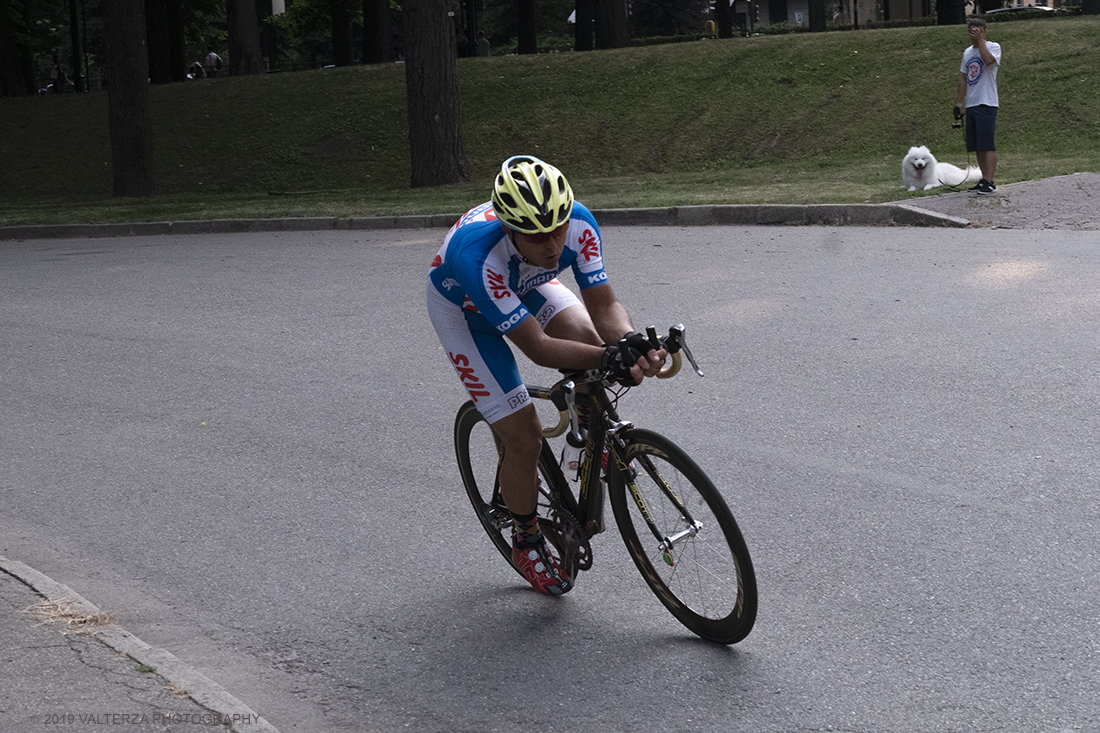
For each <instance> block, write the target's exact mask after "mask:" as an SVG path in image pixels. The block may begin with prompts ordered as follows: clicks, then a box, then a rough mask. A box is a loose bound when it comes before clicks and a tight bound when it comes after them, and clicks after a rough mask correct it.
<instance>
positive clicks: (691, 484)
mask: <svg viewBox="0 0 1100 733" xmlns="http://www.w3.org/2000/svg"><path fill="white" fill-rule="evenodd" d="M647 336H648V338H649V341H650V343H651V344H652V345H653V346H654V347H655V348H661V347H663V348H665V349H667V350H668V353H669V354H670V355H671V359H670V362H669V365H667V366H666V367H665V368H664V369H663V370H662V371H661V373H660V374H659V375H658V376H659V377H660V378H663V379H668V378H671V377H673V376H675V374H676V373H678V372H679V371H680V368H681V366H682V357H681V353H682V354H683V355H684V356H687V358H688V361H689V362H690V363H691V366H692V368H693V369H694V370H695V372H696V373H697V374H698V375H699V376H703V372H702V371H700V370H699V366H698V364H697V363H696V362H695V359H694V358H692V355H691V351H690V350H689V349H688V348H687V343H686V340H685V336H684V327H683V325H678V326H674V327H672V328H671V329H669V335H668V336H667V337H664V338H658V337H657V333H656V330H655V329H654V328H652V327H650V328H649V329H647ZM527 391H528V394H529V395H530V396H531V398H533V399H537V400H549V401H550V402H552V403H553V404H554V407H555V408H556V409H557V410H558V414H559V420H558V424H557V425H555V426H553V427H546V428H544V429H543V444H542V452H541V454H540V456H539V465H538V470H539V517H540V520H539V521H540V524H541V529H542V531H543V534H544V536H545V537H546V539H547V542H548V549H549V551H550V552H551V553H553V554H554V555H555V556H556V557H557V558H558V560H559V562H560V563H561V565H562V567H563V568H564V569H566V572H568V574H569V577H570V578H573V579H574V582H575V581H576V578H577V573H578V571H585V570H589V569H591V567H592V544H591V539H592V537H594V536H595V535H597V534H599V533H601V532H603V531H604V529H605V526H604V503H605V496H606V497H607V498H609V499H610V503H611V509H612V512H613V514H614V517H615V522H616V524H617V525H618V528H619V533H620V534H621V535H622V538H623V540H624V542H625V543H626V549H627V552H628V553H629V554H630V557H631V558H632V559H633V560H634V563H635V564H636V565H637V567H638V570H639V571H640V572H641V574H642V578H644V579H645V582H646V583H647V584H648V585H649V588H650V589H651V590H652V591H653V593H654V594H656V596H657V598H658V599H660V601H661V603H663V604H664V605H665V607H666V608H668V610H669V611H671V612H672V615H673V616H675V617H676V618H677V619H678V620H679V621H680V622H681V623H682V624H683V625H684V626H686V627H687V628H688V629H690V630H691V631H692V632H694V633H695V634H698V635H699V636H701V637H702V638H704V639H708V640H710V641H713V642H717V643H719V644H734V643H736V642H738V641H741V640H742V639H744V638H745V637H746V636H747V635H748V634H749V632H750V631H751V630H752V627H753V623H754V622H755V620H756V604H757V599H756V575H755V574H754V572H753V567H752V559H751V558H750V557H749V550H748V547H747V546H746V545H745V540H744V538H743V537H742V536H741V531H740V529H739V528H738V526H737V522H736V521H735V520H734V517H733V513H732V512H731V511H730V509H729V507H728V506H727V505H726V502H725V500H724V499H723V498H722V495H721V494H720V493H719V492H718V490H717V489H716V488H715V486H714V484H713V483H712V482H711V481H710V479H709V478H707V476H706V474H705V473H704V472H703V470H702V469H701V468H699V466H698V465H697V464H696V463H695V461H693V460H692V459H691V458H690V457H689V456H688V455H687V454H686V453H685V452H684V451H683V450H682V449H680V448H679V447H677V446H676V445H675V444H674V443H672V441H670V440H668V439H667V438H665V437H663V436H661V435H659V434H657V433H655V432H653V431H651V430H644V429H641V428H636V427H634V426H633V425H632V424H631V423H629V422H624V421H622V420H621V419H620V418H619V414H618V411H617V407H618V403H619V401H620V399H621V398H622V397H623V395H625V393H626V392H627V391H629V388H628V387H622V386H620V385H618V384H617V383H616V382H615V381H614V380H613V379H612V377H611V376H610V374H609V372H607V371H601V370H590V371H581V372H571V373H568V374H566V375H565V377H564V378H563V379H562V380H560V381H559V382H557V383H556V384H554V386H552V387H528V388H527ZM581 415H586V416H587V430H585V429H583V426H582V421H581V419H580V416H581ZM566 433H568V434H569V435H570V436H571V438H567V441H568V440H572V445H574V446H577V445H580V444H581V443H583V446H584V448H583V452H582V454H581V458H580V461H579V465H578V467H577V469H576V470H575V471H574V470H571V469H570V470H566V471H563V468H562V465H561V462H560V461H559V459H558V457H557V456H558V455H559V451H558V450H555V449H554V447H553V446H552V445H551V443H550V440H551V439H553V438H557V437H560V436H562V435H565V434H566ZM454 437H455V452H456V454H457V457H458V466H459V470H460V472H461V474H462V482H463V484H464V485H465V487H466V493H467V494H468V495H469V498H470V501H471V503H472V504H473V506H474V509H475V511H476V512H477V516H478V519H480V520H481V524H482V526H483V527H484V528H485V531H486V532H488V534H489V537H490V538H491V539H492V541H493V544H494V545H496V548H497V549H498V550H499V551H500V553H501V555H503V556H504V558H505V559H506V560H507V561H508V562H509V564H511V563H512V543H511V534H512V516H511V514H510V513H509V512H508V510H507V508H506V507H505V505H504V501H503V500H502V499H501V493H500V483H499V480H498V473H499V467H500V462H501V459H502V457H503V455H504V448H503V444H502V443H501V441H500V440H499V438H498V437H497V436H496V435H495V433H494V432H493V431H492V429H491V428H490V427H489V425H488V423H486V422H485V420H484V418H482V416H481V413H479V412H478V411H477V406H476V405H475V404H474V402H472V401H470V402H467V403H466V404H464V405H463V406H462V407H461V408H460V409H459V411H458V415H457V417H456V418H455V429H454ZM567 474H568V476H567ZM513 567H514V565H513ZM517 572H519V571H518V569H517Z"/></svg>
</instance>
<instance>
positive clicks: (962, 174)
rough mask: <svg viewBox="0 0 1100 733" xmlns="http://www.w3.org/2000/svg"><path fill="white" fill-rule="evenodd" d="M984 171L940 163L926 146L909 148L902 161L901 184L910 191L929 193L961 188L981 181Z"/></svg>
mask: <svg viewBox="0 0 1100 733" xmlns="http://www.w3.org/2000/svg"><path fill="white" fill-rule="evenodd" d="M981 177H982V171H981V169H980V168H978V166H976V165H972V166H969V167H967V169H966V170H963V169H962V168H960V167H958V166H957V165H951V164H950V163H940V162H939V161H938V160H936V156H934V155H932V153H931V151H930V150H928V148H926V147H925V146H924V145H921V146H919V147H912V148H909V152H908V153H906V155H905V158H904V159H903V160H902V161H901V182H902V185H904V186H905V187H906V188H907V189H909V190H910V191H916V190H918V189H921V190H924V191H927V190H928V189H930V188H935V187H936V186H961V185H962V184H964V183H970V182H977V181H979V180H981Z"/></svg>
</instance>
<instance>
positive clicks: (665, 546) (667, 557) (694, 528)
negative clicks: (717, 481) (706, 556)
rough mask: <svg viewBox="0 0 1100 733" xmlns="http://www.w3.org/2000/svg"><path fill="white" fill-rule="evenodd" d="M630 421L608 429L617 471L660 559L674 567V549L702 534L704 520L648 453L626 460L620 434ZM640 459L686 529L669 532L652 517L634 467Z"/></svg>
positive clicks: (623, 442) (624, 446)
mask: <svg viewBox="0 0 1100 733" xmlns="http://www.w3.org/2000/svg"><path fill="white" fill-rule="evenodd" d="M630 427H632V425H631V424H630V423H621V422H620V423H616V424H615V425H613V426H611V428H610V429H609V430H608V437H609V439H610V441H609V442H610V444H611V446H612V448H613V449H612V450H611V451H610V452H611V455H612V456H613V457H614V461H615V468H616V470H618V472H619V475H620V476H622V477H623V482H624V483H625V484H626V488H627V490H628V491H630V496H631V498H632V499H633V500H634V504H635V505H636V506H637V507H638V511H639V512H641V515H642V518H643V519H644V520H645V523H646V525H647V526H648V527H649V531H650V533H652V535H653V537H654V539H656V540H657V549H658V550H659V551H660V552H661V559H663V560H664V562H665V564H666V565H668V566H669V567H675V565H676V556H675V554H674V553H673V550H675V549H676V546H677V545H678V544H680V543H682V542H684V541H686V540H690V539H692V538H694V537H695V536H696V535H698V534H699V532H700V530H702V529H703V525H702V523H701V522H699V521H697V520H695V519H694V518H693V517H692V516H691V512H689V511H688V508H687V506H686V505H685V504H684V502H683V500H681V499H680V497H679V496H678V495H677V494H676V491H675V489H673V488H672V486H670V485H669V483H668V481H666V480H665V478H664V476H662V475H661V472H660V471H658V470H657V467H656V466H654V465H653V461H651V460H650V459H649V456H644V455H643V456H639V457H637V458H635V459H632V460H631V461H630V463H629V464H628V463H627V462H626V461H625V460H623V454H624V453H625V452H626V442H625V441H624V440H623V439H622V438H621V437H620V436H619V433H620V432H622V431H623V430H624V429H626V428H630ZM635 462H637V463H638V464H640V465H641V467H642V470H644V471H645V473H646V475H647V476H649V477H650V478H651V479H653V482H654V483H655V484H656V485H657V487H658V488H659V489H660V491H661V493H662V494H664V495H665V497H666V498H668V500H669V501H671V502H672V504H673V506H674V507H676V510H677V511H678V512H679V513H680V517H681V521H682V522H683V523H684V525H685V526H684V528H683V529H681V530H680V531H678V532H675V533H673V534H667V533H666V532H665V531H664V530H662V528H661V527H659V526H658V525H657V522H656V520H655V519H654V518H653V513H652V512H651V511H650V510H649V507H648V505H647V504H646V499H645V497H644V496H643V495H642V491H641V489H639V488H638V483H637V481H636V479H637V477H638V475H639V474H638V469H637V468H635V467H634V463H635Z"/></svg>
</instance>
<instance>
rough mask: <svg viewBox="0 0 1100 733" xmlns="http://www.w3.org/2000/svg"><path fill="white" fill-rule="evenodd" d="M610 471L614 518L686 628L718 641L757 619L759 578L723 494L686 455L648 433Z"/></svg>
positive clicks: (633, 438)
mask: <svg viewBox="0 0 1100 733" xmlns="http://www.w3.org/2000/svg"><path fill="white" fill-rule="evenodd" d="M623 438H624V439H625V442H626V448H625V452H624V453H623V454H622V455H621V456H619V458H621V459H622V464H618V461H616V464H617V465H618V470H610V469H609V470H608V480H609V487H610V488H609V493H610V499H611V508H612V510H613V512H614V514H615V521H616V523H617V524H618V525H619V531H620V533H621V534H622V536H623V540H624V541H625V542H626V549H627V551H628V552H629V553H630V557H631V558H633V560H634V563H635V565H637V566H638V570H640V571H641V573H642V577H643V578H644V579H645V582H646V583H647V584H648V585H649V587H650V589H651V590H652V591H653V593H654V594H655V595H656V596H657V598H658V599H660V601H661V603H663V604H664V605H665V607H666V608H668V610H669V611H671V612H672V615H673V616H675V617H676V618H677V619H678V620H679V621H680V622H681V623H682V624H683V625H684V626H686V627H687V628H688V629H690V630H691V631H692V632H694V633H695V634H698V635H699V636H701V637H702V638H704V639H708V640H710V641H713V642H717V643H719V644H734V643H736V642H738V641H741V640H742V639H744V638H745V637H746V636H748V634H749V632H750V631H752V626H753V624H754V623H755V621H756V575H755V573H754V572H753V568H752V559H751V558H750V557H749V550H748V547H747V546H746V545H745V540H744V538H743V537H742V536H741V530H740V529H739V528H738V527H737V522H736V521H735V520H734V518H733V513H732V512H730V510H729V507H728V506H727V505H726V502H725V500H724V499H723V498H722V495H721V494H719V493H718V490H717V489H716V488H715V487H714V484H713V483H711V481H710V479H709V478H707V476H706V474H704V473H703V471H702V470H701V469H700V468H699V466H698V465H696V463H695V461H693V460H692V459H691V458H690V457H689V456H688V455H687V454H686V453H684V451H683V450H681V449H680V448H679V447H678V446H676V445H675V444H674V443H672V442H671V441H670V440H668V439H667V438H665V437H663V436H661V435H658V434H656V433H653V432H651V431H648V430H640V429H633V430H629V431H627V432H626V433H625V434H624V435H623Z"/></svg>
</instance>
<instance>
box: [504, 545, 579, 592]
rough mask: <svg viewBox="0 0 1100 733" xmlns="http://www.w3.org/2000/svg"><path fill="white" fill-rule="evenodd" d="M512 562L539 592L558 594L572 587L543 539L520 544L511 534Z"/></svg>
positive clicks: (571, 582)
mask: <svg viewBox="0 0 1100 733" xmlns="http://www.w3.org/2000/svg"><path fill="white" fill-rule="evenodd" d="M512 562H513V564H515V566H516V567H517V568H518V569H519V571H520V572H521V573H522V574H523V577H525V578H527V582H528V583H530V584H531V586H532V587H533V588H534V589H535V590H537V591H538V592H539V593H543V594H545V595H548V596H560V595H562V594H563V593H568V592H569V591H570V589H572V587H573V581H571V580H570V579H569V578H568V577H567V576H566V574H565V571H563V570H562V569H561V566H560V565H559V564H558V560H557V558H556V557H554V556H553V555H551V554H550V553H549V552H548V551H547V548H546V541H545V540H543V541H542V542H540V543H538V544H537V545H520V544H517V543H516V538H515V536H513V537H512Z"/></svg>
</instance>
